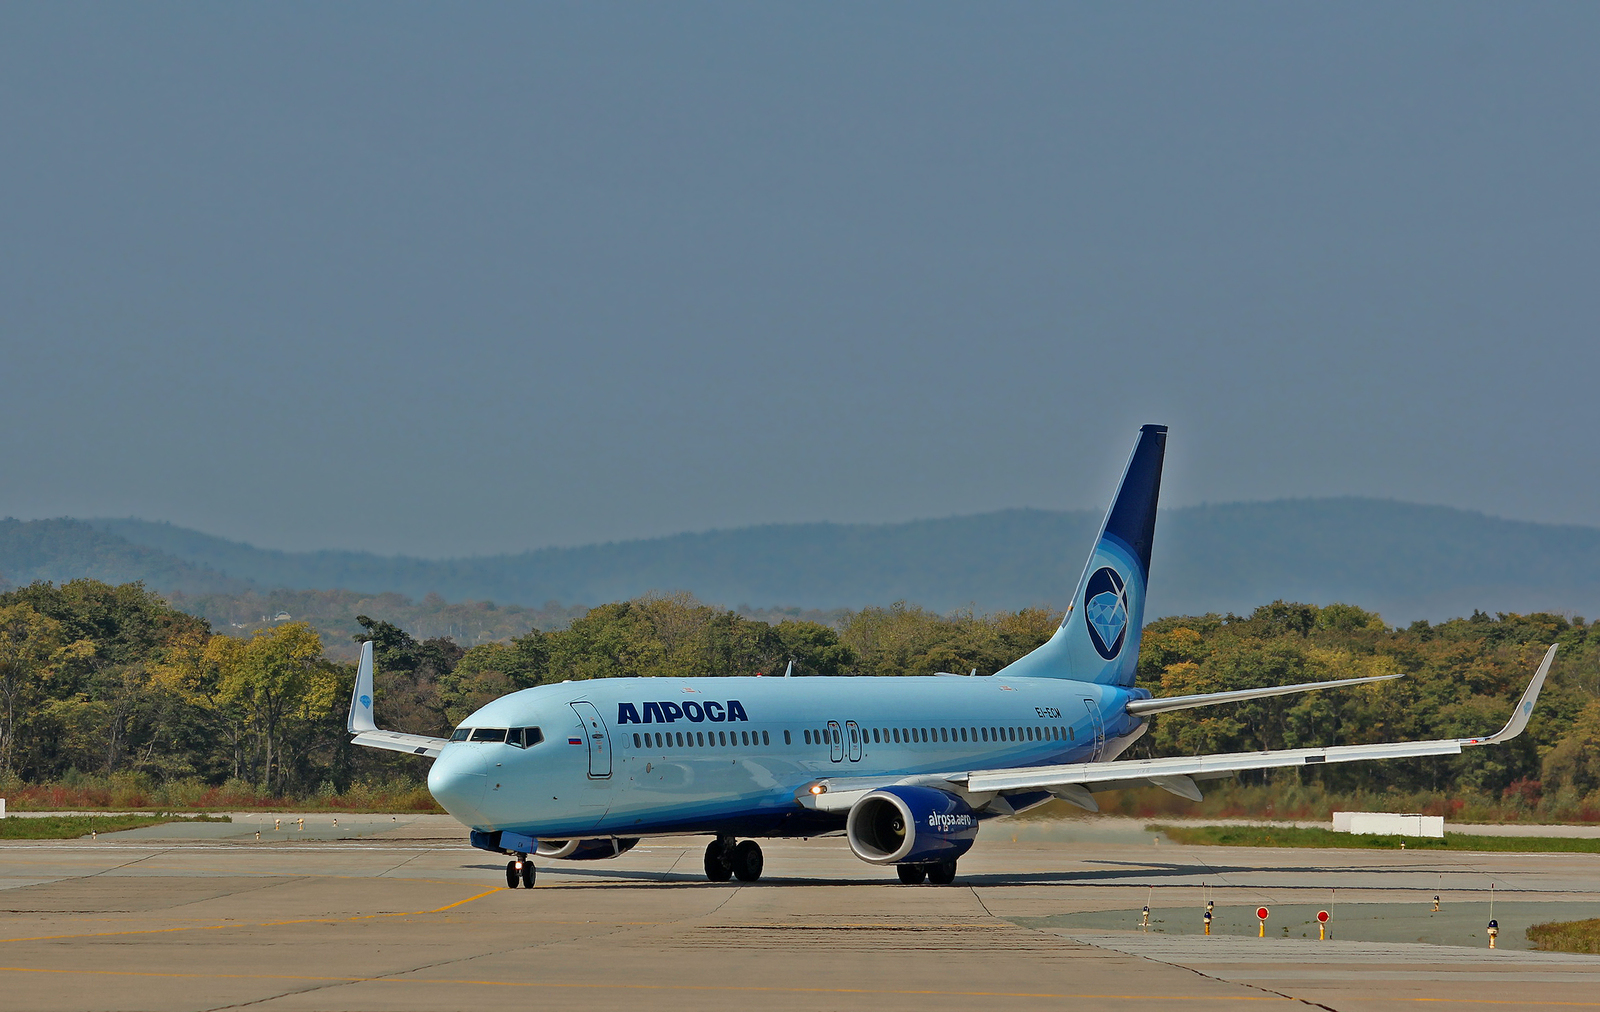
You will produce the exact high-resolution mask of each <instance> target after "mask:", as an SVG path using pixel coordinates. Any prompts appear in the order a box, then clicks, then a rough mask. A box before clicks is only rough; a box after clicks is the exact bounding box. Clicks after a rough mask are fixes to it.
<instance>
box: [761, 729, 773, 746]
mask: <svg viewBox="0 0 1600 1012" xmlns="http://www.w3.org/2000/svg"><path fill="white" fill-rule="evenodd" d="M761 744H763V745H771V744H772V738H771V737H770V736H769V735H768V734H767V732H765V731H762V732H761Z"/></svg>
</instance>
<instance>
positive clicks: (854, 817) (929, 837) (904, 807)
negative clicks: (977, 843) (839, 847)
mask: <svg viewBox="0 0 1600 1012" xmlns="http://www.w3.org/2000/svg"><path fill="white" fill-rule="evenodd" d="M845 836H846V838H848V839H849V841H850V849H851V850H852V851H853V852H854V853H855V855H856V857H859V858H860V859H861V860H863V861H865V862H867V863H868V864H928V863H932V862H934V861H944V860H954V859H955V858H958V857H960V856H961V855H962V854H965V853H966V852H967V851H968V850H971V849H972V843H973V841H974V840H975V839H976V838H977V836H978V817H977V816H976V815H974V814H973V813H972V809H971V808H969V807H968V806H967V803H966V802H965V801H963V800H961V798H959V797H957V796H956V795H954V794H951V793H950V792H949V791H941V790H939V789H938V788H936V787H884V788H882V789H880V790H876V791H873V792H872V793H871V794H868V795H867V796H866V797H864V798H862V799H861V800H860V801H857V802H856V803H855V804H854V805H852V806H851V807H850V815H849V818H848V819H846V821H845Z"/></svg>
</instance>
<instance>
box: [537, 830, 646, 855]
mask: <svg viewBox="0 0 1600 1012" xmlns="http://www.w3.org/2000/svg"><path fill="white" fill-rule="evenodd" d="M638 842H639V838H638V837H636V836H634V837H627V838H625V839H618V838H617V837H614V836H607V837H603V838H601V839H598V840H540V841H539V849H538V850H536V851H534V853H535V854H536V855H537V856H539V857H553V858H555V859H556V860H558V861H604V860H605V859H606V858H608V857H621V856H622V855H623V854H626V853H627V852H628V851H630V850H632V849H633V848H634V846H635V845H636V844H638Z"/></svg>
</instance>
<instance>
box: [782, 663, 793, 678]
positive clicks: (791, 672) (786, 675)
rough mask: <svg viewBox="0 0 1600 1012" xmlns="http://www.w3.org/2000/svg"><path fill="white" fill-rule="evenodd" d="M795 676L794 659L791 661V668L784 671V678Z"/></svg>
mask: <svg viewBox="0 0 1600 1012" xmlns="http://www.w3.org/2000/svg"><path fill="white" fill-rule="evenodd" d="M793 674H794V659H793V658H790V659H789V666H788V667H787V668H785V669H784V670H783V677H785V678H788V677H789V676H790V675H793Z"/></svg>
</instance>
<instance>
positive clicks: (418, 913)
mask: <svg viewBox="0 0 1600 1012" xmlns="http://www.w3.org/2000/svg"><path fill="white" fill-rule="evenodd" d="M505 891H506V888H505V886H496V887H495V888H493V889H490V890H489V891H488V892H482V893H479V894H478V895H476V896H468V897H467V898H466V899H464V900H457V901H456V902H454V903H447V904H445V905H444V906H442V907H438V908H436V909H433V910H394V911H390V912H388V913H382V914H356V915H355V916H353V917H302V918H299V919H297V920H289V921H255V922H245V921H234V922H230V923H227V924H196V925H190V926H187V927H177V928H139V929H135V930H129V931H93V932H89V933H87V934H81V935H37V936H34V937H32V938H0V945H3V944H9V943H12V942H60V941H65V940H67V939H71V938H107V937H112V936H117V935H170V934H174V933H176V932H181V931H221V930H224V929H227V928H281V927H284V926H286V925H290V924H344V923H347V922H349V921H370V920H374V919H376V918H379V917H423V916H426V915H428V914H442V913H444V912H445V911H446V910H454V909H455V908H456V907H459V906H464V905H465V904H468V903H471V902H472V901H473V900H481V899H483V898H484V897H485V896H492V895H494V894H495V893H503V892H505ZM0 969H3V968H0ZM307 979H311V978H307ZM318 979H320V978H318ZM329 979H332V978H329Z"/></svg>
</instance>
